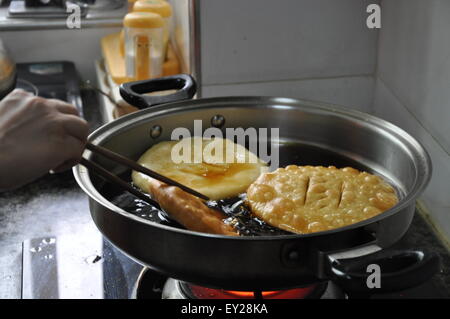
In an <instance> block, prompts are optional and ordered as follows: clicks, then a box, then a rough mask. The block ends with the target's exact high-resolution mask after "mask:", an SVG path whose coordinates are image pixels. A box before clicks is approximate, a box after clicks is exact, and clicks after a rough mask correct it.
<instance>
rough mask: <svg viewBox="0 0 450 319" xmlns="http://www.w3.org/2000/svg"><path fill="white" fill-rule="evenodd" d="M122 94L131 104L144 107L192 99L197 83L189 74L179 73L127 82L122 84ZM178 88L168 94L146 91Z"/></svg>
mask: <svg viewBox="0 0 450 319" xmlns="http://www.w3.org/2000/svg"><path fill="white" fill-rule="evenodd" d="M119 90H120V95H121V96H122V98H123V99H124V100H125V101H126V102H128V103H129V104H131V105H133V106H135V107H137V108H140V109H144V108H147V107H150V106H154V105H158V104H164V103H169V102H176V101H181V100H187V99H191V98H192V97H193V96H194V95H195V92H196V90H197V84H196V83H195V80H194V78H193V77H192V76H190V75H189V74H177V75H171V76H166V77H161V78H156V79H150V80H143V81H134V82H127V83H123V84H121V85H120V89H119ZM167 90H177V91H176V92H174V93H170V94H166V95H147V94H146V93H151V92H157V91H167Z"/></svg>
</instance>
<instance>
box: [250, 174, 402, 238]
mask: <svg viewBox="0 0 450 319" xmlns="http://www.w3.org/2000/svg"><path fill="white" fill-rule="evenodd" d="M397 202H398V198H397V195H396V194H395V191H394V189H393V188H392V186H390V185H389V184H388V183H386V182H385V181H384V180H383V179H382V178H380V177H378V176H375V175H371V174H369V173H366V172H360V171H358V170H356V169H353V168H350V167H346V168H342V169H338V168H336V167H334V166H329V167H323V166H296V165H289V166H287V167H286V168H279V169H277V170H276V171H274V172H271V173H265V174H262V175H261V176H260V177H259V178H258V179H257V180H256V181H255V182H254V183H253V184H251V185H250V187H249V188H248V190H247V204H248V205H249V206H250V208H251V211H252V213H253V214H254V215H256V216H257V217H258V218H260V219H262V220H264V221H265V222H267V223H268V224H270V225H272V226H275V227H278V228H281V229H284V230H287V231H291V232H294V233H300V234H306V233H312V232H318V231H325V230H330V229H334V228H338V227H343V226H347V225H350V224H354V223H357V222H360V221H362V220H365V219H368V218H370V217H373V216H375V215H378V214H380V213H382V212H384V211H386V210H388V209H389V208H391V207H393V206H394V205H395V204H397Z"/></svg>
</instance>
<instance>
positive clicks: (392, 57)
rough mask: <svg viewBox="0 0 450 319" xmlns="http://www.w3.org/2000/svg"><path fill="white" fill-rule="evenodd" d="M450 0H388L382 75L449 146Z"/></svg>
mask: <svg viewBox="0 0 450 319" xmlns="http://www.w3.org/2000/svg"><path fill="white" fill-rule="evenodd" d="M449 30H450V1H448V0H427V1H424V0H396V1H392V0H383V1H382V29H381V31H380V40H379V49H378V50H379V57H378V76H379V77H380V78H381V79H383V81H384V82H385V83H386V84H387V85H388V87H389V88H391V89H392V91H393V92H395V95H396V96H397V97H398V99H399V100H400V101H401V102H402V103H403V104H404V105H406V106H407V107H408V109H409V110H410V111H411V112H413V113H414V115H415V117H416V118H417V119H419V120H420V122H421V123H422V124H423V125H424V126H425V127H426V128H427V130H428V131H430V132H431V134H432V135H433V136H435V137H436V139H437V140H438V141H439V143H440V144H441V145H442V146H443V147H444V148H445V149H446V151H447V152H450V41H449V40H450V38H449Z"/></svg>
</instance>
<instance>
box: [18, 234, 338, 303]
mask: <svg viewBox="0 0 450 319" xmlns="http://www.w3.org/2000/svg"><path fill="white" fill-rule="evenodd" d="M75 237H76V236H73V235H68V236H61V237H42V238H35V239H31V240H26V241H24V243H23V247H22V248H23V251H22V256H23V260H22V266H23V267H22V269H23V271H22V298H24V299H59V298H63V299H73V298H83V299H85V298H88V299H91V298H94V299H110V298H114V299H116V298H119V299H247V300H248V299H343V298H346V296H345V294H344V293H343V292H342V291H341V290H340V289H339V288H338V287H337V286H336V285H334V284H333V283H331V282H320V283H317V284H314V285H309V286H305V287H297V288H292V289H286V290H278V291H232V290H222V289H212V288H208V287H201V286H198V285H194V284H190V283H185V282H182V281H179V280H176V279H173V278H169V277H167V276H164V275H162V274H159V273H158V272H156V271H154V270H151V269H149V268H147V267H144V266H141V265H140V264H138V263H137V262H135V261H133V260H132V259H131V258H129V257H127V256H125V255H124V254H123V253H121V252H120V251H119V250H118V249H117V248H115V247H114V246H113V245H112V244H111V243H110V242H108V241H107V240H105V239H104V238H103V237H102V236H101V235H100V234H94V233H91V234H90V235H89V236H83V238H80V237H77V238H75Z"/></svg>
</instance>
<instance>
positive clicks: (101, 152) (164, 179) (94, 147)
mask: <svg viewBox="0 0 450 319" xmlns="http://www.w3.org/2000/svg"><path fill="white" fill-rule="evenodd" d="M86 148H87V149H88V150H90V151H92V152H93V153H96V154H99V155H102V156H105V157H107V158H109V159H110V160H112V161H114V162H116V163H119V164H122V165H124V166H127V167H129V168H131V169H133V170H135V171H138V172H140V173H143V174H145V175H148V176H150V177H152V178H154V179H157V180H159V181H161V182H163V183H166V184H168V185H172V186H177V187H179V188H181V189H182V190H184V191H185V192H187V193H189V194H192V195H194V196H196V197H199V198H202V199H204V200H209V198H208V196H205V195H203V194H201V193H199V192H197V191H195V190H193V189H191V188H189V187H187V186H185V185H183V184H180V183H178V182H177V181H174V180H173V179H170V178H168V177H165V176H163V175H161V174H159V173H157V172H155V171H152V170H151V169H148V168H147V167H144V166H142V165H139V164H138V163H136V162H135V161H132V160H130V159H128V158H126V157H124V156H122V155H120V154H117V153H115V152H113V151H110V150H108V149H106V148H103V147H101V146H98V145H94V144H91V143H89V142H88V143H87V144H86Z"/></svg>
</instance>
